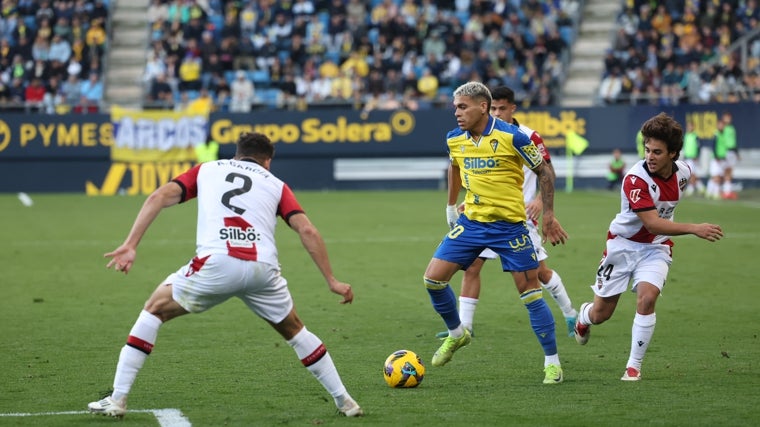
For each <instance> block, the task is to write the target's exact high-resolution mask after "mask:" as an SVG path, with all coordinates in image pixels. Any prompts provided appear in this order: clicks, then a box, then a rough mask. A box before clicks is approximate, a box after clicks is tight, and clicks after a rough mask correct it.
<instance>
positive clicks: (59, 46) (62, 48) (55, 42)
mask: <svg viewBox="0 0 760 427" xmlns="http://www.w3.org/2000/svg"><path fill="white" fill-rule="evenodd" d="M48 58H49V59H50V60H51V61H58V62H60V63H61V64H65V63H67V62H69V58H71V45H70V44H69V41H68V40H66V39H65V38H63V36H61V35H60V34H54V35H53V39H52V41H51V43H50V50H49V53H48Z"/></svg>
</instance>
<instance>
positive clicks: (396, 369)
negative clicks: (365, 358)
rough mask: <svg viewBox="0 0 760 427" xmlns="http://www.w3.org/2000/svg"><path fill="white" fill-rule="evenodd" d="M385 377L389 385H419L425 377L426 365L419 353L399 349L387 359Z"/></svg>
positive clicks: (400, 386) (405, 386)
mask: <svg viewBox="0 0 760 427" xmlns="http://www.w3.org/2000/svg"><path fill="white" fill-rule="evenodd" d="M383 377H384V378H385V382H386V383H388V386H389V387H394V388H410V387H417V386H418V385H420V383H421V382H422V378H424V377H425V365H423V364H422V359H420V356H417V353H415V352H413V351H411V350H398V351H394V352H393V354H391V355H390V356H388V358H387V359H385V364H384V365H383Z"/></svg>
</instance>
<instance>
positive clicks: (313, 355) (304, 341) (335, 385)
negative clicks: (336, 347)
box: [288, 326, 348, 408]
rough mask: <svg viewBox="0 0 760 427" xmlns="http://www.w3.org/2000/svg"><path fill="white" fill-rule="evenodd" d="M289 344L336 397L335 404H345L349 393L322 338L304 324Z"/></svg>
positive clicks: (323, 385) (310, 370)
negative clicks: (344, 401)
mask: <svg viewBox="0 0 760 427" xmlns="http://www.w3.org/2000/svg"><path fill="white" fill-rule="evenodd" d="M288 345H290V346H291V347H293V350H295V352H296V355H298V358H299V359H301V363H303V366H305V367H306V369H308V370H309V372H311V374H312V375H314V378H316V379H317V380H318V381H319V383H320V384H322V387H324V388H325V390H327V392H328V393H330V396H332V397H333V399H335V405H336V406H338V408H340V407H341V406H343V400H344V399H345V397H347V396H348V393H346V387H345V386H344V385H343V382H342V381H341V380H340V375H338V370H337V369H336V368H335V364H334V363H333V361H332V358H331V357H330V353H328V352H327V349H326V348H325V345H324V344H323V343H322V340H320V339H319V337H318V336H316V335H314V334H313V333H311V332H309V331H308V330H307V329H306V326H304V327H303V329H301V331H300V332H298V333H297V334H296V335H295V336H294V337H293V338H291V339H290V340H288ZM339 400H340V402H339Z"/></svg>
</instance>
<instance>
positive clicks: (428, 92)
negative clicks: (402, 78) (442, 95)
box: [416, 68, 438, 101]
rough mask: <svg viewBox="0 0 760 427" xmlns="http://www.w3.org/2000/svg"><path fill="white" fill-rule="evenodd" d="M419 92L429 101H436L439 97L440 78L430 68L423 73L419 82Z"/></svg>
mask: <svg viewBox="0 0 760 427" xmlns="http://www.w3.org/2000/svg"><path fill="white" fill-rule="evenodd" d="M416 89H417V92H418V93H419V94H420V95H421V96H422V98H424V99H425V100H427V101H433V100H435V98H436V96H437V95H438V77H436V76H435V75H434V74H433V73H432V72H431V71H430V69H429V68H425V69H424V70H423V71H422V76H420V78H419V80H417V88H416Z"/></svg>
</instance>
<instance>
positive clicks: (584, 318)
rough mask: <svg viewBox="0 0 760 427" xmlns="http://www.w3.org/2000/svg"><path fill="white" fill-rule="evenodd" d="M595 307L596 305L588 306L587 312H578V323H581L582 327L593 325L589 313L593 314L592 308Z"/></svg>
mask: <svg viewBox="0 0 760 427" xmlns="http://www.w3.org/2000/svg"><path fill="white" fill-rule="evenodd" d="M593 307H594V303H593V302H592V303H590V304H588V305H587V306H586V309H585V310H583V309H582V310H581V311H579V312H578V321H579V322H580V323H581V325H593V323H591V318H590V317H589V313H591V308H593Z"/></svg>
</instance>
